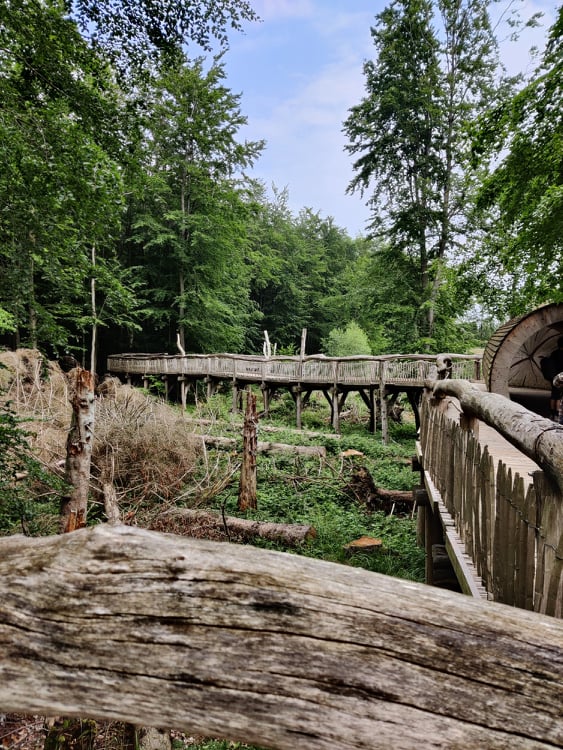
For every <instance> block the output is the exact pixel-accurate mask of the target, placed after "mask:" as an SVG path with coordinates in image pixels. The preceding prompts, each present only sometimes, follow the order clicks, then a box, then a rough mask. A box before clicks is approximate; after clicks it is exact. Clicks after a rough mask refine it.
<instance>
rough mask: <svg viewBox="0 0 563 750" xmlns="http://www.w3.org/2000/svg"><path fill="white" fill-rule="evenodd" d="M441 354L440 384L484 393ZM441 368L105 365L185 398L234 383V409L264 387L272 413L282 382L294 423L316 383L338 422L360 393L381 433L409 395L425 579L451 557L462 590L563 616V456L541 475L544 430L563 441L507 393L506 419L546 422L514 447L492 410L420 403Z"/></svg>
mask: <svg viewBox="0 0 563 750" xmlns="http://www.w3.org/2000/svg"><path fill="white" fill-rule="evenodd" d="M440 362H442V363H444V362H445V363H446V365H445V368H446V369H445V370H444V371H443V372H442V375H444V376H446V377H447V380H443V381H439V382H440V383H441V385H440V387H441V388H446V390H447V388H448V387H449V388H450V389H451V388H452V387H454V385H455V384H456V383H462V382H465V383H466V384H468V385H469V383H473V386H474V389H475V393H474V394H473V395H474V396H475V398H477V399H479V398H480V396H479V394H480V393H481V394H482V395H483V397H486V395H487V394H486V392H485V391H484V384H483V383H482V381H480V374H481V370H480V358H479V357H478V356H467V355H459V354H446V355H440ZM438 369H439V368H438V366H437V363H436V357H435V356H428V355H418V354H416V355H401V356H398V355H388V356H383V357H365V356H364V357H345V358H330V357H322V356H318V355H317V356H310V357H272V358H265V357H258V356H242V355H231V354H218V355H175V356H170V355H148V354H147V355H139V354H118V355H113V356H112V357H110V358H109V359H108V370H109V371H110V372H111V373H112V374H119V375H120V376H121V377H124V378H125V379H126V380H127V381H128V382H130V383H132V382H142V383H143V385H144V386H145V387H148V386H149V384H150V382H151V381H150V379H151V377H158V378H159V379H160V378H162V379H164V381H165V382H166V387H167V391H170V389H171V388H172V387H173V384H174V383H175V382H176V383H178V385H179V391H180V397H181V400H182V402H183V403H184V404H185V400H186V392H187V389H188V388H189V387H194V388H195V387H196V384H197V382H198V381H204V382H205V384H206V386H207V393H208V395H211V394H212V393H213V392H214V391H215V389H216V388H217V386H218V384H219V383H224V382H226V383H228V384H229V387H231V388H232V390H233V409H236V408H237V406H239V403H238V402H239V398H240V396H241V395H242V389H244V388H246V387H247V386H248V385H258V386H259V387H260V388H261V390H262V393H263V398H264V411H265V412H267V411H268V409H269V405H270V401H271V398H272V396H273V395H274V394H275V393H276V391H278V390H280V389H286V390H288V391H289V392H290V393H291V394H292V396H293V398H294V401H295V404H296V418H297V425H298V427H301V410H302V406H303V404H304V403H305V402H306V399H307V398H308V397H309V396H310V394H311V393H312V392H313V391H320V392H322V393H323V394H324V396H325V397H326V399H327V401H328V403H329V405H330V408H331V422H332V425H333V427H334V428H335V429H336V430H338V428H339V419H340V413H341V411H342V407H343V405H344V403H345V400H346V396H347V395H348V393H350V392H352V391H356V392H358V393H359V394H360V396H361V397H362V399H363V401H364V402H365V403H366V405H367V406H368V408H369V410H370V429H371V430H372V431H375V427H376V424H377V404H378V403H379V405H380V409H379V419H380V422H381V429H382V433H383V437H384V439H386V438H387V411H388V408H389V405H390V404H392V403H393V400H394V399H395V398H396V397H397V395H398V394H399V393H401V392H404V393H406V394H407V396H408V398H409V401H410V402H411V404H413V407H414V410H415V415H416V417H417V427H418V426H420V427H421V429H420V442H419V443H418V444H417V453H418V464H417V467H418V468H419V470H420V472H421V482H420V488H419V490H417V492H416V497H417V504H418V522H419V539H420V541H421V543H423V544H424V545H425V546H426V551H427V566H426V579H427V582H428V583H438V582H439V581H438V578H439V577H440V576H441V575H443V572H442V571H440V570H439V568H440V567H441V566H444V554H446V553H447V555H448V559H449V561H450V563H451V565H452V567H453V572H454V573H455V577H456V579H457V582H458V584H459V586H460V588H461V590H463V591H464V592H465V593H468V594H471V595H472V596H475V597H479V598H484V599H491V600H495V601H501V602H505V603H508V604H511V605H515V606H518V607H523V608H527V609H532V610H535V611H537V612H544V613H548V614H552V615H556V616H558V617H561V612H562V606H563V567H562V564H563V563H562V560H563V496H562V493H561V489H560V487H559V486H558V484H557V479H555V480H554V473H555V474H557V472H559V478H560V479H561V483H562V484H563V463H561V465H559V466H556V467H555V469H554V470H553V467H548V476H547V477H546V475H545V473H544V472H543V471H542V470H541V466H540V464H541V463H542V454H541V450H539V448H538V446H540V442H541V440H540V438H541V435H542V430H543V431H547V433H548V434H549V435H552V436H553V435H555V439H556V440H558V441H559V442H560V446H561V447H560V451H561V452H560V455H561V456H563V427H559V426H556V425H554V424H553V423H552V422H550V421H549V420H547V419H543V418H542V417H540V416H538V415H537V414H533V413H532V412H526V410H524V409H523V407H522V406H519V405H516V404H513V402H510V401H509V400H507V399H503V403H504V406H503V408H506V405H512V407H510V406H509V407H508V408H513V409H515V410H516V411H515V414H513V415H512V417H511V419H512V420H513V421H514V420H516V421H515V422H514V423H515V424H517V423H518V421H519V420H520V421H521V420H522V415H523V414H525V413H527V414H528V415H529V416H528V419H532V420H534V422H535V424H536V426H538V425H539V427H538V430H539V432H538V437H537V444H535V445H534V446H533V449H529V446H528V448H526V446H524V447H523V446H522V445H514V444H513V443H514V441H512V442H509V441H508V440H507V439H506V437H504V436H503V435H502V434H501V432H499V430H498V429H497V425H495V420H494V417H493V418H492V419H491V418H490V414H489V415H488V422H489V424H487V421H484V420H483V419H481V420H480V419H478V418H477V417H476V413H475V410H471V409H469V410H467V411H465V412H464V410H463V408H462V407H461V406H460V403H459V400H458V399H456V398H454V397H453V396H452V395H450V396H448V398H442V399H435V398H433V397H429V392H428V391H427V397H426V398H423V399H422V401H421V396H422V394H423V392H424V390H425V386H428V384H429V382H431V381H432V379H435V378H436V376H437V374H438ZM448 383H449V384H450V385H449V386H448V385H447V384H448ZM444 384H446V385H444ZM538 392H539V391H538ZM544 395H545V398H546V399H547V397H548V394H547V393H546V394H544ZM488 396H489V397H491V396H492V394H488ZM492 397H493V398H500V397H497V396H492ZM420 402H421V403H422V413H421V416H420V417H419V403H420ZM499 403H500V402H499ZM478 411H479V409H477V412H478ZM486 417H487V415H485V418H486ZM419 419H420V420H421V424H420V423H419ZM514 429H515V428H514ZM513 431H514V430H513ZM516 442H517V443H518V441H516ZM538 451H539V452H538ZM549 470H551V473H550V474H549ZM440 553H442V554H440ZM445 567H446V568H447V565H445ZM447 575H448V571H447V570H446V577H447Z"/></svg>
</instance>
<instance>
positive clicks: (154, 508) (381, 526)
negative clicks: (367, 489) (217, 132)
mask: <svg viewBox="0 0 563 750" xmlns="http://www.w3.org/2000/svg"><path fill="white" fill-rule="evenodd" d="M61 378H62V376H60V375H58V374H56V373H55V372H53V373H51V377H50V379H49V380H47V381H45V382H44V384H43V385H42V386H39V385H37V386H36V384H35V381H34V385H33V386H32V387H29V388H27V390H24V389H23V387H22V388H20V387H19V383H20V380H21V382H23V376H22V378H20V380H18V379H17V378H16V379H15V380H14V383H15V385H16V386H17V387H13V388H12V393H11V395H10V398H12V400H13V405H14V409H15V410H17V411H18V416H19V417H20V418H22V417H23V418H26V419H31V420H34V422H33V425H34V426H33V429H30V433H31V437H30V438H27V437H26V445H28V446H29V449H30V451H32V453H33V454H34V455H37V456H38V457H39V458H40V459H41V461H42V465H43V466H44V467H50V466H53V465H54V464H55V463H56V462H58V463H60V459H61V458H63V457H64V444H65V438H66V432H67V430H68V423H69V422H68V420H69V408H68V393H67V389H66V385H65V383H64V378H62V379H61ZM28 380H29V378H28ZM25 382H27V380H26V381H25ZM230 409H231V394H230V393H225V394H218V395H216V396H214V397H213V398H211V399H209V400H208V401H205V400H202V401H199V402H198V404H197V406H192V407H191V408H190V411H189V413H188V415H187V417H188V418H186V415H182V414H181V412H180V410H179V409H178V408H177V407H172V406H170V405H167V404H164V403H163V402H162V401H160V400H158V399H153V398H149V397H148V396H147V394H143V393H142V392H140V391H138V390H136V391H135V390H134V389H128V388H127V387H123V389H119V390H118V394H117V396H116V398H115V399H114V400H109V399H108V400H107V401H105V402H104V401H103V400H102V401H101V402H100V404H99V406H98V409H97V417H96V435H97V443H96V446H95V450H94V456H93V462H94V463H93V486H94V487H96V483H97V482H101V480H102V479H103V478H106V479H107V478H110V480H111V481H112V483H113V485H114V487H115V488H116V491H117V493H118V497H119V501H120V510H121V513H122V515H123V517H124V518H128V517H130V514H133V516H132V517H133V518H134V522H136V523H137V524H138V525H144V523H148V522H150V519H151V518H152V517H154V516H155V515H157V514H158V513H159V512H160V510H162V509H163V508H165V507H170V505H171V504H174V503H178V502H180V503H182V504H184V505H186V506H194V505H199V506H202V505H204V504H205V505H206V506H207V507H213V508H215V509H216V510H218V509H221V510H224V511H225V512H226V513H227V514H228V515H237V494H238V473H237V466H238V462H239V461H240V448H241V447H242V439H241V427H240V425H241V423H242V416H241V415H237V416H236V417H233V415H232V414H231V412H230ZM405 415H406V419H405V422H404V424H395V423H390V441H389V444H388V445H384V444H383V442H382V439H381V435H380V434H377V435H370V434H369V433H368V431H367V423H368V414H367V409H366V407H365V405H364V404H363V402H362V401H361V399H360V398H357V397H355V396H353V395H352V396H350V398H349V401H348V402H347V408H346V416H345V418H343V420H342V424H341V428H342V433H341V435H335V434H334V431H333V430H332V427H331V425H330V422H329V410H328V406H327V404H326V403H325V402H324V400H322V398H318V399H315V398H312V399H311V402H310V404H308V405H307V406H306V408H305V409H304V411H303V428H304V431H309V432H313V433H316V434H305V432H304V431H297V430H296V429H295V428H294V422H295V411H294V404H293V401H292V399H291V397H290V396H288V394H282V395H281V396H280V397H279V398H277V399H275V400H274V401H273V403H272V408H271V415H270V417H269V418H268V419H267V420H266V419H261V420H260V422H259V435H258V439H259V440H262V439H264V440H271V441H275V442H281V443H288V444H300V445H322V446H324V447H325V448H326V456H325V457H323V458H318V457H317V458H311V457H303V456H296V455H293V454H278V455H275V456H268V455H264V454H260V455H259V456H258V459H257V471H258V476H257V480H258V481H257V487H258V509H257V510H256V511H253V512H252V513H249V514H247V517H252V518H255V519H258V520H268V521H276V522H279V523H299V524H308V525H312V526H314V527H315V529H316V537H315V538H314V539H313V540H311V541H309V542H307V543H304V544H303V545H302V546H301V547H299V549H285V548H283V547H281V546H280V545H277V544H273V543H272V542H267V541H265V540H257V541H256V545H257V546H261V547H266V548H272V549H277V550H283V551H287V552H291V553H292V554H301V555H305V556H309V557H313V558H318V559H323V560H328V561H332V562H335V563H339V564H344V565H352V566H358V567H362V568H366V569H367V570H370V571H375V572H378V573H384V574H387V575H391V576H395V577H401V578H407V579H410V580H415V581H421V580H423V576H424V552H423V550H421V549H420V548H419V547H418V546H417V545H416V529H415V521H414V520H413V519H412V518H411V517H410V515H407V516H402V517H400V516H397V515H386V514H385V513H383V512H368V510H367V509H366V507H365V506H364V505H362V504H361V503H359V502H358V501H357V499H356V498H355V497H354V496H353V495H352V493H351V491H350V488H349V485H350V482H351V480H352V479H353V477H354V476H355V473H356V472H357V470H358V468H360V467H363V468H364V469H366V470H367V471H368V472H369V474H370V476H371V477H372V478H373V482H374V484H375V485H376V486H377V487H382V488H385V489H392V490H405V491H409V490H410V489H411V488H412V486H413V484H414V482H415V479H414V476H413V474H412V471H411V466H410V463H411V456H412V454H413V452H414V440H415V427H414V422H413V421H412V420H411V419H409V416H408V412H405ZM196 420H206V421H205V423H204V424H202V425H200V424H199V423H198V422H197V421H196ZM266 428H271V429H273V430H275V431H273V432H269V431H267V429H266ZM198 432H199V433H201V432H206V433H211V434H216V435H226V434H228V435H229V436H230V437H235V438H236V439H237V450H236V451H228V452H227V451H215V450H211V449H203V448H202V441H201V437H198ZM348 449H354V450H355V451H358V452H359V453H360V454H361V455H355V456H353V457H350V456H346V455H342V454H343V453H345V452H346V451H347V450H348ZM8 474H10V476H8V477H7V481H9V482H13V479H12V476H11V470H10V472H8ZM32 479H33V481H35V478H34V477H33V476H32V475H31V474H30V481H29V483H28V484H25V487H26V488H27V489H28V490H29V493H30V494H29V495H27V494H26V497H25V498H24V500H25V503H26V506H25V509H24V510H25V513H24V510H22V509H20V508H19V506H18V508H16V510H17V512H15V511H14V512H15V516H14V519H12V518H11V517H10V518H6V519H4V520H5V523H3V516H2V510H3V508H2V503H1V502H0V526H2V528H0V534H6V533H13V532H14V531H19V530H20V529H19V528H18V526H19V525H22V519H23V516H24V515H25V514H28V515H29V519H28V521H27V525H28V527H29V529H30V530H31V533H34V532H35V533H38V534H41V533H49V532H48V529H49V528H50V526H49V524H50V520H49V519H53V520H56V513H57V506H58V502H57V499H58V497H57V496H58V494H59V492H60V491H61V490H60V489H57V490H55V491H52V490H51V491H50V492H49V493H48V494H47V495H45V493H44V491H43V495H41V494H40V493H39V491H38V490H37V489H34V487H35V486H34V485H33V484H32V482H31V480H32ZM23 487H24V484H22V489H23ZM12 492H13V490H12ZM5 494H6V493H4V495H5ZM0 500H1V498H0ZM28 506H29V507H28ZM50 506H52V507H50ZM22 507H23V506H22ZM101 509H102V505H101V503H100V500H99V497H98V498H97V497H96V495H94V496H93V498H92V507H91V513H90V522H91V523H99V522H100V520H103V513H102V510H101ZM4 510H6V508H4ZM25 517H26V518H27V515H26V516H25ZM32 521H33V523H35V524H36V526H37V530H36V529H35V527H34V528H33V529H31V523H32ZM42 524H43V525H42ZM24 531H25V533H29V532H28V530H27V529H24ZM363 535H368V536H374V537H377V538H379V539H381V540H382V545H381V548H380V549H379V551H378V552H376V553H374V554H355V555H353V556H352V557H348V556H347V555H346V553H345V549H344V545H345V544H347V543H348V542H350V541H352V540H354V539H356V538H358V537H360V536H363ZM173 742H174V748H175V750H236V749H237V748H241V749H242V748H246V750H252V748H250V746H246V745H243V744H241V743H237V742H231V741H228V740H219V739H205V740H201V739H198V740H197V741H196V740H194V739H193V738H188V737H185V736H184V735H181V734H178V733H173ZM105 747H106V748H107V750H109V747H110V744H107V745H106V746H105ZM111 747H114V745H111Z"/></svg>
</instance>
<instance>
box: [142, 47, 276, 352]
mask: <svg viewBox="0 0 563 750" xmlns="http://www.w3.org/2000/svg"><path fill="white" fill-rule="evenodd" d="M224 77H225V73H224V66H223V64H222V63H221V62H220V60H218V59H215V60H214V62H213V64H212V65H211V67H210V68H209V69H208V70H207V71H206V70H205V69H204V61H203V60H202V59H198V60H196V61H195V62H194V63H192V64H190V63H189V62H188V61H182V62H181V63H180V64H178V66H177V67H176V68H174V69H171V68H169V69H168V70H166V71H164V72H163V73H162V75H161V76H160V77H159V79H158V80H157V81H156V82H155V87H154V100H153V103H152V107H151V115H150V117H149V118H148V138H147V143H146V154H147V161H146V170H147V177H146V181H145V185H144V194H143V195H142V200H141V201H140V203H139V205H138V206H137V208H136V218H135V220H134V222H133V228H134V230H135V234H134V236H133V241H134V242H135V243H136V247H137V251H136V255H135V257H134V260H133V262H134V263H135V264H137V263H139V265H142V266H143V268H144V271H143V273H144V277H145V280H146V282H147V286H148V288H149V289H150V290H151V292H150V296H151V301H152V306H153V312H152V316H153V321H154V323H155V328H156V329H157V330H158V331H159V333H160V337H161V338H162V335H163V334H164V337H165V341H170V340H171V339H172V340H173V341H174V345H175V341H176V331H178V333H179V339H180V345H181V346H182V348H183V349H184V350H187V349H190V350H191V351H214V350H215V351H216V350H225V349H227V350H233V349H234V350H235V351H238V350H240V348H241V347H242V346H243V343H244V340H245V330H246V327H247V325H248V323H249V320H250V319H251V318H252V306H251V303H250V301H249V280H248V273H247V266H246V264H245V257H244V253H245V247H246V217H247V214H248V206H247V203H246V200H245V199H246V187H245V185H246V180H245V177H244V174H243V170H244V169H245V168H246V167H248V166H250V165H251V164H252V162H253V161H254V159H255V158H256V157H257V156H258V154H259V153H260V150H261V148H262V143H261V142H241V141H239V140H238V139H237V135H238V131H239V129H240V128H241V127H242V126H243V125H244V124H245V122H246V119H245V117H244V116H243V115H242V114H241V112H240V107H239V101H240V96H238V95H235V94H233V93H232V92H231V91H230V90H229V89H227V88H226V87H225V85H224V84H223V79H224ZM161 347H162V343H161V344H160V348H161Z"/></svg>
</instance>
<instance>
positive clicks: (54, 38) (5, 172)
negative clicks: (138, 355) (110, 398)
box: [0, 0, 123, 351]
mask: <svg viewBox="0 0 563 750" xmlns="http://www.w3.org/2000/svg"><path fill="white" fill-rule="evenodd" d="M23 5H24V7H23V10H24V11H25V12H23V13H21V12H20V11H21V10H22V8H20V7H19V6H20V3H17V2H10V3H8V4H5V5H4V6H2V9H0V21H1V23H0V44H1V47H2V55H1V56H0V70H1V72H2V75H1V76H0V164H1V167H2V168H1V169H0V203H1V204H2V207H3V211H2V213H1V214H0V238H1V243H0V267H1V268H2V274H1V280H0V299H1V301H2V305H3V308H4V309H5V311H6V312H8V313H9V314H10V316H11V321H12V328H13V329H14V343H15V344H16V345H19V343H20V342H21V341H23V342H26V343H28V344H30V345H31V346H38V345H40V346H42V347H46V348H49V349H50V350H51V351H53V350H54V351H57V350H60V349H62V348H65V347H67V346H69V345H74V346H78V345H81V344H82V341H81V339H82V338H83V336H84V316H85V315H87V316H88V318H89V320H90V323H91V316H90V315H89V313H87V311H88V297H87V292H86V288H87V280H88V278H89V277H90V274H91V264H90V255H91V248H92V246H93V245H96V246H97V247H98V254H99V259H100V266H103V264H104V251H109V249H110V248H111V242H112V237H115V236H116V234H117V231H118V229H119V222H120V214H121V198H122V189H123V188H122V183H121V174H120V170H119V164H118V162H117V161H116V158H115V155H116V154H117V153H118V152H119V150H120V147H121V141H120V134H121V131H120V128H119V126H118V122H119V117H118V113H119V105H118V96H117V91H116V89H115V87H114V86H113V84H112V81H111V75H110V71H109V69H108V68H107V65H106V63H105V61H104V60H103V59H102V58H100V57H99V56H98V55H97V54H96V53H94V52H93V51H92V50H90V49H89V48H88V46H87V45H86V43H85V42H84V40H83V39H82V38H81V37H80V35H79V34H78V31H77V29H76V26H75V24H74V23H73V22H72V21H70V20H69V19H68V18H65V17H64V15H63V11H62V7H61V6H60V5H59V4H58V3H57V2H54V1H53V2H46V3H36V2H33V0H29V2H26V3H24V4H23ZM115 311H116V310H114V312H115Z"/></svg>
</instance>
